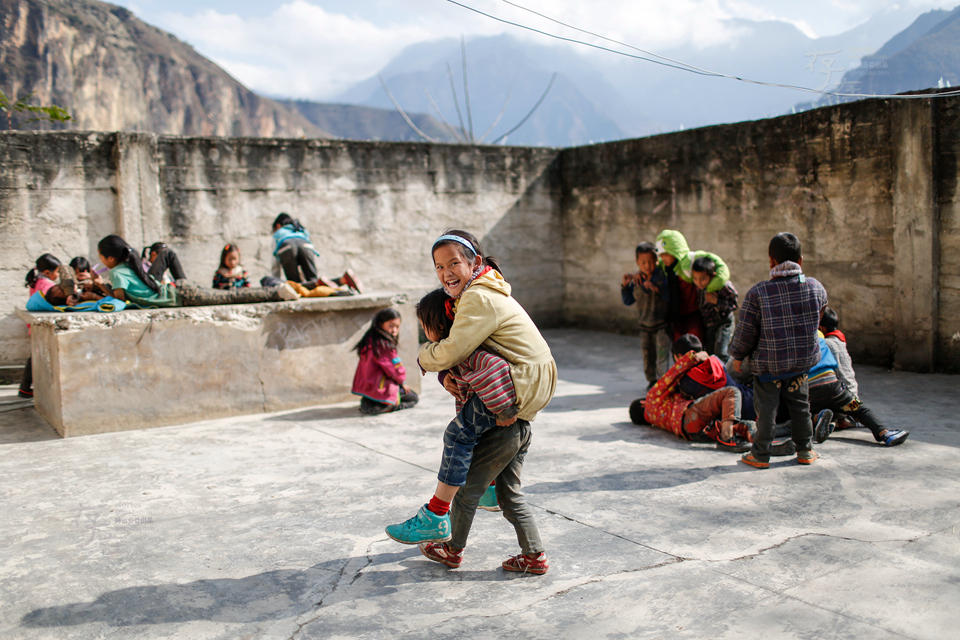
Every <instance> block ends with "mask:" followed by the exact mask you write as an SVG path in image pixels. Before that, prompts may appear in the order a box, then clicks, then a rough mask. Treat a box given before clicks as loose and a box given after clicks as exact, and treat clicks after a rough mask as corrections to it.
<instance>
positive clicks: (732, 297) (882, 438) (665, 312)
mask: <svg viewBox="0 0 960 640" xmlns="http://www.w3.org/2000/svg"><path fill="white" fill-rule="evenodd" d="M768 254H769V264H770V279H769V280H765V281H763V282H760V283H757V284H756V285H754V286H753V287H752V288H751V289H750V290H749V291H748V292H747V295H746V296H744V299H743V302H742V304H740V305H739V308H740V313H739V318H738V320H737V322H736V324H735V325H734V311H735V310H736V309H737V308H738V300H737V292H736V289H735V288H734V287H733V285H732V284H731V283H730V282H729V270H728V269H727V267H726V265H724V263H723V261H722V260H720V258H719V257H717V256H715V255H712V254H709V253H707V252H702V251H698V252H693V251H689V249H688V248H687V243H686V240H685V239H684V238H683V235H682V234H681V233H680V232H678V231H673V230H667V231H663V232H661V233H660V235H659V236H658V237H657V243H656V245H653V244H650V243H642V244H640V245H639V246H638V247H637V251H636V261H637V267H638V272H637V273H633V274H626V275H624V276H623V279H622V281H621V287H622V291H621V293H622V297H623V301H624V303H625V304H628V305H629V304H636V305H637V308H638V311H639V315H640V331H641V336H642V338H643V342H642V345H643V357H644V369H645V373H646V375H647V380H648V385H649V386H648V393H647V395H646V397H644V398H641V399H639V400H636V401H634V403H633V404H632V405H631V408H630V415H631V420H633V421H634V422H635V423H638V424H651V425H653V426H656V427H659V428H661V429H664V430H667V431H669V432H671V433H674V434H675V435H677V436H679V437H682V438H684V439H687V440H705V441H715V442H716V443H717V446H718V447H719V448H725V449H729V450H733V451H739V452H745V453H744V455H743V457H742V458H741V461H742V462H743V463H744V464H747V465H750V466H752V467H755V468H761V469H765V468H768V467H769V466H770V456H771V455H793V454H794V453H795V454H796V456H797V458H796V459H797V462H798V463H800V464H811V463H813V462H814V461H815V460H816V459H817V458H818V457H819V455H818V454H817V453H816V452H815V451H814V448H813V445H814V443H819V442H823V441H824V440H825V439H826V438H827V437H828V436H829V435H830V434H831V433H832V432H833V430H834V429H836V428H845V427H850V426H857V425H858V424H860V425H863V426H865V427H867V428H869V429H870V430H871V432H872V433H873V436H874V438H875V439H876V441H877V442H878V443H880V444H881V445H883V446H896V445H899V444H902V443H903V442H904V441H905V440H906V439H907V437H908V436H909V432H908V431H905V430H903V429H893V428H888V427H886V426H884V425H883V424H882V423H881V422H880V421H879V420H878V419H877V418H876V416H875V415H874V414H873V412H871V411H870V410H869V409H868V408H867V407H866V406H865V405H864V404H863V402H862V401H861V400H860V399H859V397H858V390H857V383H856V378H855V376H854V371H853V364H852V361H851V358H850V355H849V353H848V352H847V349H846V336H845V335H844V334H843V332H841V331H840V330H839V318H838V315H837V313H836V311H834V310H833V309H831V308H830V307H828V306H827V293H826V290H825V289H824V288H823V286H822V285H821V284H820V283H819V282H818V281H817V280H815V279H813V278H810V277H807V276H806V275H805V274H804V273H803V269H802V266H801V265H802V264H803V255H802V252H801V244H800V240H799V239H798V238H797V237H796V236H795V235H793V234H791V233H779V234H777V235H776V236H774V237H773V239H772V240H771V241H770V244H769V247H768ZM694 301H695V302H696V304H695V305H694ZM701 338H702V340H701ZM668 350H669V351H668ZM665 352H667V353H670V355H672V358H673V363H672V365H669V362H665V360H666V358H665V356H664V353H665ZM667 365H669V366H667ZM813 416H815V417H816V419H815V420H814V419H813ZM778 421H779V422H778Z"/></svg>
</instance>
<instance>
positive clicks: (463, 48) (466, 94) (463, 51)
mask: <svg viewBox="0 0 960 640" xmlns="http://www.w3.org/2000/svg"><path fill="white" fill-rule="evenodd" d="M460 61H461V63H462V64H463V104H464V105H465V106H466V109H467V135H469V136H470V141H471V142H475V141H476V139H475V138H474V137H473V113H472V112H471V110H470V87H469V86H468V85H467V45H466V42H464V40H463V35H462V34H461V35H460Z"/></svg>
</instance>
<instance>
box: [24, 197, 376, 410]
mask: <svg viewBox="0 0 960 640" xmlns="http://www.w3.org/2000/svg"><path fill="white" fill-rule="evenodd" d="M272 232H273V241H274V249H273V255H274V256H275V258H276V265H275V274H276V275H279V274H281V273H282V275H283V278H284V279H281V278H278V277H276V275H274V276H266V277H264V278H263V279H261V281H260V284H261V286H259V287H253V286H251V282H250V275H249V273H248V272H247V271H246V270H245V269H244V268H243V266H242V265H241V262H240V250H239V248H238V247H237V246H236V244H234V243H228V244H226V245H225V246H224V247H223V248H222V249H221V251H220V264H219V266H218V268H217V270H216V272H215V273H214V276H213V284H212V287H201V286H198V285H196V284H194V283H192V282H190V281H188V280H186V274H185V273H184V269H183V266H182V265H181V263H180V258H179V256H178V255H177V253H176V252H175V251H174V250H173V249H172V248H170V247H168V246H167V245H166V244H165V243H163V242H156V243H154V244H152V245H151V246H149V247H146V248H144V249H143V251H142V252H138V251H137V250H136V249H134V248H133V247H132V246H131V245H130V244H129V243H128V242H127V241H126V240H124V239H123V238H122V237H120V236H118V235H113V234H112V235H108V236H105V237H104V238H102V239H101V240H100V242H99V243H97V253H98V254H99V264H98V265H96V266H92V265H91V264H90V261H89V260H87V259H86V258H84V257H82V256H78V257H75V258H73V259H72V260H71V261H70V263H69V265H63V264H62V263H61V262H60V260H59V259H57V257H56V256H54V255H52V254H49V253H45V254H43V255H42V256H40V257H39V258H37V260H36V262H35V264H34V267H33V268H32V269H30V270H29V271H28V272H27V276H26V286H27V287H28V288H29V299H28V301H27V309H28V310H30V311H70V310H77V311H90V310H116V309H121V308H124V307H125V306H130V305H137V306H139V307H141V308H154V307H174V306H197V305H208V304H235V303H250V302H272V301H281V300H295V299H297V298H300V297H320V296H331V295H353V294H356V293H360V291H361V285H360V283H359V281H358V280H357V278H356V276H355V275H354V274H353V272H352V271H351V270H350V269H347V270H346V271H344V273H343V274H342V275H341V276H339V277H337V278H332V279H325V278H322V277H320V276H318V275H317V273H318V272H317V267H316V256H318V255H319V253H318V252H317V250H316V248H314V246H313V244H312V243H311V242H310V234H309V232H308V231H307V230H306V229H304V227H303V225H302V224H300V222H299V221H298V220H296V219H294V218H292V217H291V216H290V215H289V214H287V213H281V214H279V215H278V216H277V217H276V219H275V220H274V221H273V225H272ZM19 395H20V397H23V398H29V397H32V396H33V375H32V367H31V360H30V359H28V360H27V364H26V366H25V368H24V376H23V379H22V380H21V384H20V389H19Z"/></svg>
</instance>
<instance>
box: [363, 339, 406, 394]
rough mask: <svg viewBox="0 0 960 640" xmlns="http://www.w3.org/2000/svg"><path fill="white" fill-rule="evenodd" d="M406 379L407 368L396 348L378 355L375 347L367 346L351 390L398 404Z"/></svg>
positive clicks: (385, 350)
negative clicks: (401, 388)
mask: <svg viewBox="0 0 960 640" xmlns="http://www.w3.org/2000/svg"><path fill="white" fill-rule="evenodd" d="M406 379H407V370H406V369H404V367H403V363H402V362H400V356H399V355H397V350H396V349H384V350H383V351H382V352H381V355H380V357H377V356H376V355H375V354H374V349H373V348H372V347H367V348H366V349H364V350H363V351H361V352H360V362H358V363H357V372H356V373H355V374H354V376H353V388H352V389H351V391H352V392H353V393H355V394H356V395H358V396H364V397H366V398H370V399H371V400H375V401H377V402H382V403H383V404H390V405H396V404H400V387H401V386H402V385H403V381H404V380H406Z"/></svg>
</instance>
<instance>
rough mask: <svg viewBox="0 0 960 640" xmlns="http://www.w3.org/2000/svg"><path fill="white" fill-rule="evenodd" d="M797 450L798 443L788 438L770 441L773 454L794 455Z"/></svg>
mask: <svg viewBox="0 0 960 640" xmlns="http://www.w3.org/2000/svg"><path fill="white" fill-rule="evenodd" d="M796 452H797V445H796V444H794V442H793V440H791V439H790V438H786V439H784V440H774V441H773V442H771V443H770V455H771V456H792V455H793V454H795V453H796Z"/></svg>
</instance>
